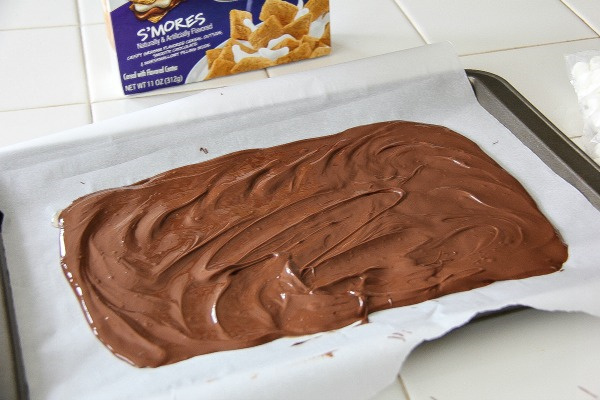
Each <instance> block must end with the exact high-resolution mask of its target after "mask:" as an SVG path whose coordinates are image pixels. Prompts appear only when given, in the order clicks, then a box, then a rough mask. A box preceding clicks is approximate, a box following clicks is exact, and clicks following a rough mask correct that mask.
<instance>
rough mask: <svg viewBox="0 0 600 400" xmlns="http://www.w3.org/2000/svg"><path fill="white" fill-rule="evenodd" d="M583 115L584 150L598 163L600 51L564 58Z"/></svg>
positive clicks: (599, 146) (575, 54)
mask: <svg viewBox="0 0 600 400" xmlns="http://www.w3.org/2000/svg"><path fill="white" fill-rule="evenodd" d="M565 59H566V62H567V67H568V69H569V76H570V79H571V84H572V85H573V88H574V89H575V93H576V94H577V99H578V101H579V106H580V108H581V112H582V115H583V123H584V125H583V141H584V150H585V151H586V152H587V153H588V154H589V155H590V157H592V158H593V159H594V160H595V161H596V162H598V163H600V50H589V51H582V52H579V53H574V54H569V55H567V56H566V57H565Z"/></svg>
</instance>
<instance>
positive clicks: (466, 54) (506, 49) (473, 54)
mask: <svg viewBox="0 0 600 400" xmlns="http://www.w3.org/2000/svg"><path fill="white" fill-rule="evenodd" d="M597 39H600V37H588V38H581V39H570V40H561V41H558V42H548V43H539V44H530V45H524V46H515V47H506V48H503V49H495V50H487V51H480V52H477V53H465V54H459V55H458V56H459V57H469V56H478V55H482V54H491V53H501V52H503V51H511V50H523V49H533V48H536V47H544V46H552V45H557V44H562V43H575V42H583V41H586V40H597Z"/></svg>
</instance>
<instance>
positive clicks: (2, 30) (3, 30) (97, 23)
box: [0, 6, 103, 33]
mask: <svg viewBox="0 0 600 400" xmlns="http://www.w3.org/2000/svg"><path fill="white" fill-rule="evenodd" d="M76 7H77V21H78V23H77V24H67V25H48V26H29V27H24V28H3V29H0V33H1V32H14V31H35V30H38V29H55V28H76V27H80V26H82V24H81V16H80V15H79V8H78V6H76ZM102 24H103V23H102V22H94V23H91V24H85V25H102Z"/></svg>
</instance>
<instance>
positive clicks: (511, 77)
mask: <svg viewBox="0 0 600 400" xmlns="http://www.w3.org/2000/svg"><path fill="white" fill-rule="evenodd" d="M330 2H331V30H332V41H333V43H332V48H333V52H332V54H331V55H330V56H327V57H322V58H319V59H314V60H308V61H302V62H297V63H294V64H288V65H282V66H278V67H273V68H268V69H266V70H260V71H253V72H249V73H244V74H241V75H236V76H230V77H225V78H217V79H214V80H211V81H208V82H200V83H194V84H190V85H185V86H178V87H174V88H169V89H165V90H160V91H155V92H149V93H145V94H143V95H139V96H135V97H126V96H124V95H123V92H122V90H121V88H120V82H119V81H118V75H119V74H118V73H117V72H116V65H115V61H114V60H113V54H112V50H111V47H110V45H109V41H108V37H107V34H106V30H105V26H104V17H103V13H102V7H101V0H54V1H52V2H39V1H36V0H20V1H12V2H5V3H4V7H5V8H4V10H3V12H2V13H0V49H2V51H0V146H7V145H11V144H15V143H19V142H22V141H26V140H29V139H32V138H37V137H42V136H46V135H49V134H52V133H55V132H59V131H62V130H66V129H70V128H74V127H79V126H82V125H85V124H90V123H94V122H97V121H101V120H104V119H108V118H111V117H114V116H118V115H121V114H125V113H130V112H133V111H136V110H140V109H144V108H147V107H151V106H153V105H157V104H161V103H165V102H168V101H171V100H175V99H178V98H182V97H185V96H189V95H192V94H195V93H198V92H200V91H202V90H205V89H209V88H215V87H220V86H228V85H236V84H239V83H242V82H248V81H254V80H261V79H268V78H270V77H274V76H279V75H284V74H289V73H292V72H296V71H300V70H307V69H313V68H319V67H321V66H325V65H332V64H338V63H341V62H346V61H351V60H356V59H360V58H366V57H371V56H375V55H379V54H384V53H388V52H393V51H397V50H402V49H407V48H412V47H416V46H420V45H423V44H427V43H435V42H440V41H450V42H451V43H452V44H453V45H454V47H455V49H456V51H457V53H458V55H459V57H460V60H461V62H462V63H463V65H464V67H465V68H468V69H479V70H484V71H488V72H492V73H495V74H497V75H499V76H501V77H503V78H505V79H506V80H507V81H508V82H509V83H510V84H512V85H513V86H514V87H515V88H516V89H517V90H518V91H519V92H520V93H521V94H523V95H524V96H525V97H526V98H527V99H528V100H529V101H530V102H531V103H533V105H534V106H536V107H537V108H538V109H539V110H540V111H541V112H542V113H543V114H544V115H545V116H546V117H547V118H549V119H550V121H551V122H552V123H554V124H555V125H556V126H557V127H558V128H559V129H560V130H562V132H564V133H565V134H566V135H567V136H568V137H569V138H570V139H572V140H573V141H574V142H575V143H578V144H579V141H581V136H582V131H583V121H582V116H581V114H580V110H579V106H578V102H577V97H576V95H575V92H574V90H573V88H572V86H571V84H570V82H569V76H568V71H567V67H566V63H565V59H564V57H565V55H566V54H570V53H575V52H579V51H582V50H591V49H595V50H600V2H599V1H597V0H562V1H561V0H527V1H522V0H505V1H494V0H480V1H472V0H446V1H443V2H442V1H436V0H369V1H363V0H330ZM357 26H361V27H363V31H362V32H361V33H360V34H358V33H357V28H356V27H357ZM598 301H599V302H600V295H599V298H598ZM2 356H3V357H4V355H3V354H2ZM0 365H1V363H0ZM11 379H12V377H11V376H10V371H9V370H8V369H7V368H0V399H11V398H12V397H13V396H14V394H12V393H11V392H10V391H9V386H10V385H9V383H10V380H11ZM332 398H335V397H334V396H332ZM376 399H377V400H383V399H390V400H391V399H411V400H450V399H461V400H468V399H582V400H586V399H587V400H594V399H600V318H595V317H591V316H588V315H585V314H580V313H564V312H560V313H558V312H556V313H551V312H542V311H536V310H521V311H515V312H511V313H507V314H503V315H498V316H493V317H489V318H485V319H481V320H478V321H475V322H472V323H470V324H468V325H466V326H464V327H462V328H459V329H457V330H455V331H453V332H451V333H450V334H447V335H446V336H444V337H442V338H440V339H438V340H435V341H433V342H430V343H426V344H423V345H421V346H419V347H418V348H417V349H416V350H415V351H414V352H413V354H411V355H410V357H409V358H408V360H407V361H406V362H405V364H404V366H403V368H402V370H401V371H400V374H399V379H398V381H397V382H395V383H394V384H392V385H391V386H390V387H389V388H388V389H386V390H385V391H384V392H382V393H380V394H379V395H378V396H377V397H376Z"/></svg>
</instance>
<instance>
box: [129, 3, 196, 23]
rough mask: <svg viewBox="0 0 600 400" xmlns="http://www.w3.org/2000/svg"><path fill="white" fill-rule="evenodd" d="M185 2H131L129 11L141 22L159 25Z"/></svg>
mask: <svg viewBox="0 0 600 400" xmlns="http://www.w3.org/2000/svg"><path fill="white" fill-rule="evenodd" d="M182 1H184V0H131V5H130V6H129V9H130V10H131V11H133V14H134V15H135V17H136V18H137V19H139V20H140V21H144V20H148V21H150V22H154V23H157V22H158V21H160V20H161V19H162V18H163V17H164V16H165V15H167V13H168V12H169V11H171V10H172V9H174V8H175V7H177V6H178V5H179V3H181V2H182Z"/></svg>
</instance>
